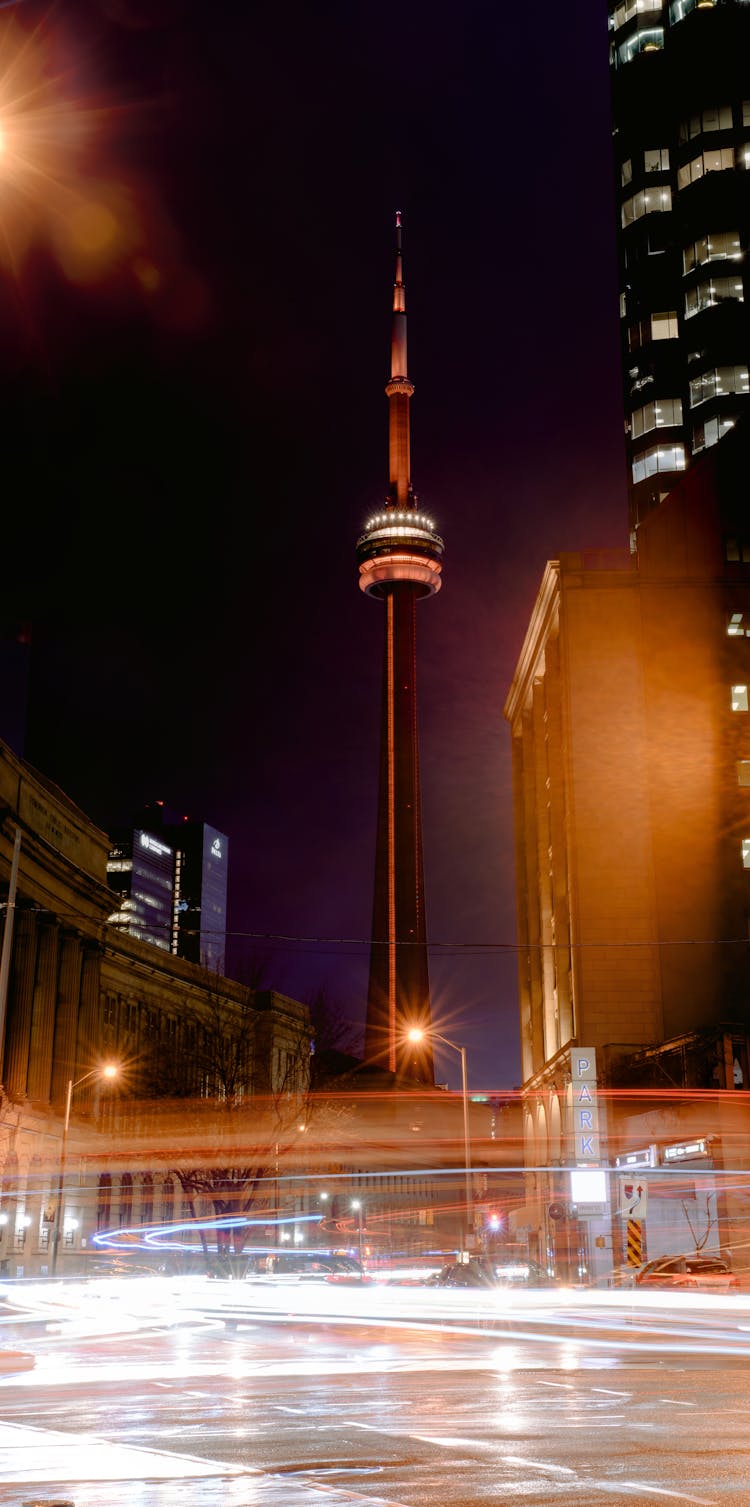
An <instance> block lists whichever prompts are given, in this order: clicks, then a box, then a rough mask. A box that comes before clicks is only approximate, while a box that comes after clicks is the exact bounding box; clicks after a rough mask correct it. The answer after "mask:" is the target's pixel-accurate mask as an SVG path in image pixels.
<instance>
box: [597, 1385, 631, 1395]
mask: <svg viewBox="0 0 750 1507" xmlns="http://www.w3.org/2000/svg"><path fill="white" fill-rule="evenodd" d="M591 1390H592V1392H606V1394H607V1396H608V1397H631V1396H632V1393H631V1392H615V1391H614V1390H613V1388H612V1387H592V1388H591Z"/></svg>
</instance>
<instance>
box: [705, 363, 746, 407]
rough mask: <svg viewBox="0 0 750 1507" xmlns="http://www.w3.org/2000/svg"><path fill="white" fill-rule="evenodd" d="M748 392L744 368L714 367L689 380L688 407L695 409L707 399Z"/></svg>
mask: <svg viewBox="0 0 750 1507" xmlns="http://www.w3.org/2000/svg"><path fill="white" fill-rule="evenodd" d="M738 392H741V393H747V392H750V377H749V376H748V369H747V367H746V366H714V367H711V369H710V370H709V371H705V372H701V373H700V374H699V376H697V377H691V379H690V407H691V408H697V406H698V404H699V403H705V402H706V401H707V399H708V398H723V397H727V396H729V395H730V394H734V393H738Z"/></svg>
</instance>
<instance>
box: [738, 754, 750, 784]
mask: <svg viewBox="0 0 750 1507" xmlns="http://www.w3.org/2000/svg"><path fill="white" fill-rule="evenodd" d="M737 784H738V785H750V759H738V760H737Z"/></svg>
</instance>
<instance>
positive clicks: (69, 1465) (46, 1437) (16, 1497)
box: [0, 1423, 402, 1507]
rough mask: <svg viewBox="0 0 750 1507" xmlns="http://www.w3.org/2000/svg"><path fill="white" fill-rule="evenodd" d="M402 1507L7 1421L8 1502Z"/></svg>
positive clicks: (0, 1484)
mask: <svg viewBox="0 0 750 1507" xmlns="http://www.w3.org/2000/svg"><path fill="white" fill-rule="evenodd" d="M364 1501H366V1502H367V1507H402V1504H400V1503H398V1502H394V1501H393V1500H392V1499H389V1500H388V1502H387V1503H386V1502H385V1501H384V1499H382V1498H380V1497H373V1496H370V1495H369V1494H368V1496H367V1497H366V1498H365V1497H363V1496H360V1494H359V1493H358V1492H356V1491H345V1490H340V1489H338V1488H336V1487H328V1486H322V1485H321V1486H319V1485H313V1484H311V1483H307V1482H305V1481H302V1480H295V1479H294V1478H292V1477H290V1476H288V1475H279V1476H273V1475H266V1474H264V1473H263V1472H262V1471H254V1470H252V1469H249V1468H246V1467H244V1466H239V1465H238V1466H231V1465H229V1466H227V1465H225V1464H222V1463H219V1462H215V1461H210V1460H199V1459H196V1458H195V1456H193V1455H173V1454H166V1453H165V1452H163V1451H161V1450H151V1449H140V1448H138V1447H133V1448H130V1447H129V1446H127V1445H119V1444H108V1443H107V1442H106V1441H105V1440H100V1439H97V1438H95V1437H94V1436H91V1437H88V1436H86V1435H85V1434H63V1433H59V1432H57V1431H55V1430H54V1429H50V1430H46V1429H41V1428H30V1427H24V1426H23V1425H18V1426H16V1425H13V1424H7V1423H0V1504H2V1507H23V1504H25V1503H33V1504H34V1507H36V1504H39V1507H42V1504H45V1507H46V1504H48V1503H49V1504H52V1503H55V1504H60V1503H63V1502H65V1503H71V1504H73V1507H352V1504H353V1503H357V1502H364Z"/></svg>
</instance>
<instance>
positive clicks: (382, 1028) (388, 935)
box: [357, 214, 443, 1084]
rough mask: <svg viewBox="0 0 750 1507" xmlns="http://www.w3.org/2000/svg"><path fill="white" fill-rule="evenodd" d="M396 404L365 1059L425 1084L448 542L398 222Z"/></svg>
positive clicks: (368, 586)
mask: <svg viewBox="0 0 750 1507" xmlns="http://www.w3.org/2000/svg"><path fill="white" fill-rule="evenodd" d="M385 391H386V395H387V397H388V450H389V460H390V485H389V488H388V495H387V498H386V502H385V505H384V507H383V509H382V511H381V512H379V513H376V514H375V515H374V516H373V517H372V518H370V519H369V521H368V523H367V524H366V526H365V531H364V533H363V534H362V535H361V537H360V538H359V539H358V540H357V560H358V562H359V585H360V590H361V591H364V592H366V593H367V595H368V596H371V597H378V598H380V600H381V601H382V602H383V604H384V607H385V654H384V661H383V700H382V725H381V741H380V778H379V789H378V819H377V835H376V850H375V892H374V900H373V913H372V941H371V944H370V979H369V987H368V993H367V1019H366V1025H365V1060H366V1061H367V1062H371V1063H378V1064H380V1065H381V1066H383V1067H387V1068H388V1069H389V1070H390V1071H391V1072H393V1073H398V1074H399V1075H401V1076H403V1077H406V1078H411V1079H413V1080H414V1081H416V1082H419V1083H429V1084H432V1083H434V1081H435V1072H434V1065H433V1054H432V1045H431V1042H430V1039H429V1035H425V1037H424V1038H423V1040H422V1041H421V1042H420V1043H419V1044H418V1045H415V1044H414V1043H413V1042H409V1041H408V1040H407V1031H408V1030H409V1028H410V1027H412V1026H420V1027H422V1029H423V1030H424V1031H425V1032H429V1030H430V1026H431V1015H430V981H429V970H428V963H427V931H426V925H425V904H424V872H423V859H422V815H421V800H420V788H419V744H418V734H417V644H416V606H417V602H418V601H419V599H420V597H428V596H434V594H435V593H436V592H437V591H439V590H440V585H441V580H440V574H441V564H440V561H441V556H442V553H443V541H442V539H441V538H440V535H439V534H437V533H436V532H435V525H434V523H433V522H432V520H431V519H430V518H429V517H428V516H427V515H426V514H425V513H423V512H422V511H421V510H420V508H419V503H418V500H417V497H416V496H415V494H414V492H413V490H412V484H411V445H410V434H409V405H410V403H411V399H412V394H413V392H414V387H413V384H412V383H411V382H410V381H409V377H408V375H407V364H406V290H405V287H404V275H403V258H402V252H401V215H400V214H397V215H396V280H395V283H394V286H393V318H392V324H391V375H390V380H389V382H388V383H387V384H386V389H385Z"/></svg>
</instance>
